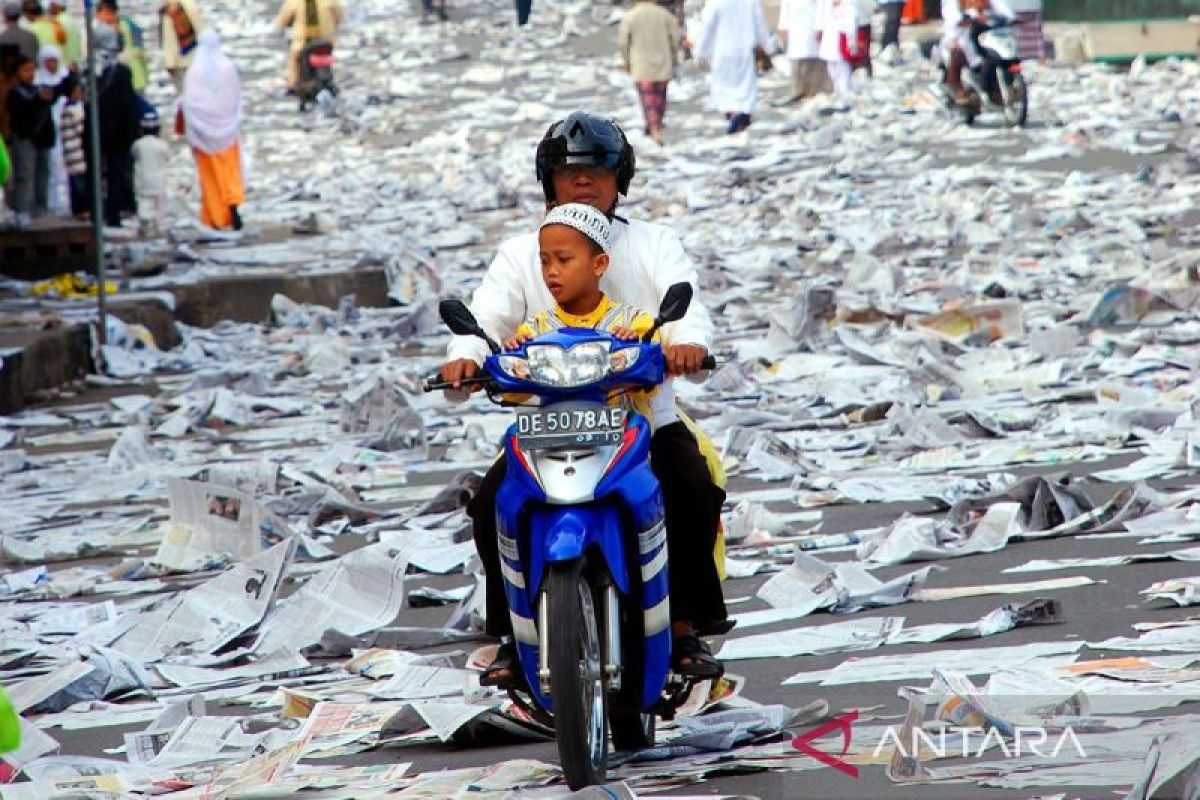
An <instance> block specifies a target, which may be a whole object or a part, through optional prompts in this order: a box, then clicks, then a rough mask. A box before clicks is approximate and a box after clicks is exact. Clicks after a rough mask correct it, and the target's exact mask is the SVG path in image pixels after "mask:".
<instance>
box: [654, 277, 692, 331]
mask: <svg viewBox="0 0 1200 800" xmlns="http://www.w3.org/2000/svg"><path fill="white" fill-rule="evenodd" d="M691 304H692V285H691V284H690V283H675V284H672V285H671V286H670V288H668V289H667V293H666V294H665V295H663V299H662V303H661V304H660V305H659V307H658V317H656V318H655V320H654V324H653V325H651V326H650V330H648V331H646V335H645V336H643V337H642V341H643V342H649V341H650V340H652V339H653V338H654V334H656V333H658V329H659V328H661V327H662V326H663V325H665V324H666V323H668V322H675V321H677V320H681V319H683V315H684V314H686V313H687V310H688V306H690V305H691Z"/></svg>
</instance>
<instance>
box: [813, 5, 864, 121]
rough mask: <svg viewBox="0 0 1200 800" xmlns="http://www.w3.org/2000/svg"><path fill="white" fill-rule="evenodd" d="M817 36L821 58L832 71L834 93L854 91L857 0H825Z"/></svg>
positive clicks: (830, 71)
mask: <svg viewBox="0 0 1200 800" xmlns="http://www.w3.org/2000/svg"><path fill="white" fill-rule="evenodd" d="M818 29H819V30H818V33H817V36H818V38H820V40H821V59H822V60H823V61H824V62H825V68H826V69H827V70H829V80H830V82H831V83H832V84H833V93H834V96H836V97H839V98H845V97H847V96H849V95H850V93H851V76H852V75H853V73H854V62H855V59H856V58H857V55H858V51H857V49H856V47H857V44H858V8H857V6H856V4H855V0H823V8H822V11H821V21H820V23H819V25H818Z"/></svg>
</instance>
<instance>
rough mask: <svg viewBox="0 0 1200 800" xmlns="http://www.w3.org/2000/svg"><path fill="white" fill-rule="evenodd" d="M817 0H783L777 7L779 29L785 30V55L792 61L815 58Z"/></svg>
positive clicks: (816, 48) (818, 6) (817, 45)
mask: <svg viewBox="0 0 1200 800" xmlns="http://www.w3.org/2000/svg"><path fill="white" fill-rule="evenodd" d="M819 12H820V1H819V0H783V3H782V5H780V7H779V30H781V31H786V32H787V51H786V53H785V55H787V57H788V58H790V59H791V60H792V61H799V60H801V59H804V58H817V57H818V50H819V46H820V45H819V43H818V42H817V14H818V13H819Z"/></svg>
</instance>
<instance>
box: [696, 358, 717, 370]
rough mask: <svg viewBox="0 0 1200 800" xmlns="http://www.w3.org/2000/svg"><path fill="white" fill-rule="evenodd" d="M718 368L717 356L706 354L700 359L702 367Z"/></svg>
mask: <svg viewBox="0 0 1200 800" xmlns="http://www.w3.org/2000/svg"><path fill="white" fill-rule="evenodd" d="M716 368H717V357H716V356H705V357H704V358H703V359H702V360H701V361H700V369H716Z"/></svg>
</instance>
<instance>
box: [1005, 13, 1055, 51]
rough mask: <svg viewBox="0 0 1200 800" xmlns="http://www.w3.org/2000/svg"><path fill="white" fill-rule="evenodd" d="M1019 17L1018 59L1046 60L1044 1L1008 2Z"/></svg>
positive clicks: (1016, 31)
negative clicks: (1043, 24) (1043, 17)
mask: <svg viewBox="0 0 1200 800" xmlns="http://www.w3.org/2000/svg"><path fill="white" fill-rule="evenodd" d="M1008 5H1009V6H1010V7H1011V8H1012V10H1013V13H1014V14H1016V17H1017V27H1016V29H1015V33H1016V35H1017V57H1018V58H1020V59H1021V60H1023V61H1045V60H1046V32H1045V31H1044V30H1043V29H1042V0H1008Z"/></svg>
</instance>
